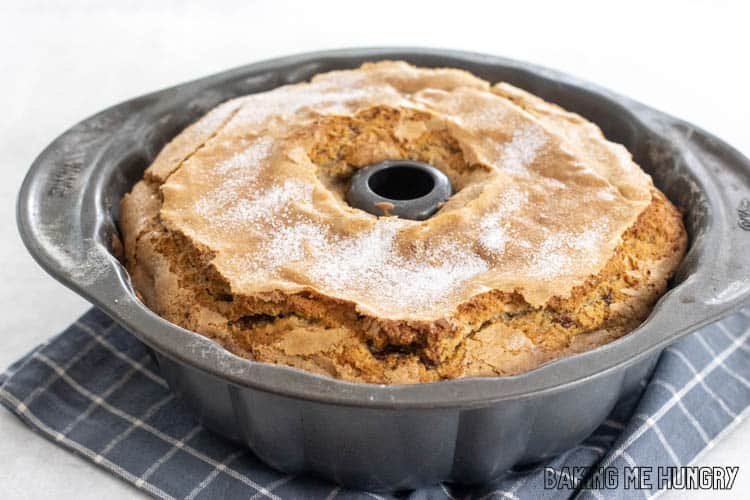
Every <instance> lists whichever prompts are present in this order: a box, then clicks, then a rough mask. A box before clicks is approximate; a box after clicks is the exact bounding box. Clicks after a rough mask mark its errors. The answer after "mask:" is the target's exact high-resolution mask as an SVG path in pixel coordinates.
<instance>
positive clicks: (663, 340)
mask: <svg viewBox="0 0 750 500" xmlns="http://www.w3.org/2000/svg"><path fill="white" fill-rule="evenodd" d="M378 59H403V60H406V61H409V62H411V63H414V64H417V65H420V66H452V67H458V68H464V69H466V70H468V71H470V72H472V73H474V74H476V75H478V76H480V77H482V78H484V79H487V80H489V81H491V82H497V81H500V80H502V81H506V82H509V83H511V84H513V85H516V86H518V87H521V88H524V89H526V90H529V91H531V92H533V93H534V94H537V95H539V96H541V97H543V98H544V99H547V100H549V101H552V102H555V103H558V104H560V105H561V106H563V107H565V108H567V109H569V110H572V111H575V112H577V113H579V114H581V115H583V116H585V117H586V118H588V119H590V120H592V121H594V122H595V123H597V124H598V125H599V126H600V127H601V128H602V129H603V131H604V133H605V134H606V136H607V137H608V138H609V139H610V140H612V141H616V142H619V143H622V144H624V145H625V146H626V147H627V148H628V149H629V150H630V151H631V152H632V153H633V156H634V157H635V160H636V161H637V162H638V163H639V164H640V165H641V166H642V167H643V168H644V169H645V170H646V171H647V172H648V173H650V174H651V175H652V176H653V178H654V181H655V182H656V184H657V186H658V187H659V188H661V189H662V190H663V191H664V192H665V193H666V194H667V195H668V196H669V197H670V199H671V200H672V201H673V202H674V203H675V204H677V205H678V206H679V207H680V208H681V209H682V210H684V213H685V222H686V225H687V229H688V232H689V235H690V247H689V253H688V255H687V257H686V258H685V260H684V262H683V263H682V265H681V267H680V269H679V272H678V273H677V276H676V277H675V279H674V280H673V284H672V288H671V289H670V291H669V292H668V293H666V294H665V295H664V296H663V297H662V298H661V300H660V301H659V303H658V304H657V305H656V307H655V308H654V309H653V312H652V313H651V315H650V317H649V318H648V320H647V321H645V322H644V323H643V325H641V326H640V327H639V328H638V329H637V330H635V331H633V332H632V333H630V334H628V335H626V336H624V337H622V338H620V339H619V340H616V341H614V342H612V343H610V344H607V345H605V346H602V347H599V348H597V349H594V350H592V351H589V352H585V353H582V354H577V355H575V356H571V357H567V358H563V359H559V360H557V361H554V362H551V363H548V364H546V365H544V366H541V367H539V368H537V369H535V370H533V371H530V372H528V373H524V374H521V375H515V376H511V377H491V378H473V379H459V380H452V381H446V382H437V383H430V384H421V385H391V386H387V385H370V384H354V383H348V382H343V381H340V380H334V379H331V378H325V377H321V376H318V375H314V374H311V373H307V372H304V371H301V370H298V369H295V368H289V367H285V366H276V365H272V364H265V363H259V362H253V361H248V360H246V359H242V358H239V357H237V356H234V355H233V354H231V353H229V352H227V351H226V350H224V349H223V348H222V347H220V346H218V345H217V344H215V343H213V342H211V341H210V340H207V339H205V338H204V337H202V336H200V335H198V334H195V333H192V332H190V331H187V330H185V329H183V328H180V327H179V326H176V325H173V324H171V323H169V322H167V321H165V320H164V319H162V318H160V317H159V316H157V315H156V314H154V313H153V312H151V311H150V310H149V309H148V308H147V307H146V306H144V305H143V304H142V303H141V302H140V301H139V300H138V299H137V298H136V295H135V293H134V291H133V287H132V286H131V283H130V279H129V278H128V274H127V272H126V271H125V269H124V268H123V267H122V265H121V264H120V263H119V262H118V260H117V258H115V256H114V252H113V243H112V242H113V235H114V234H115V233H116V232H117V225H116V221H117V218H118V214H117V210H118V201H119V200H120V197H121V196H122V195H123V194H124V193H125V192H127V191H128V190H130V188H131V186H132V185H133V184H134V183H135V182H136V181H137V180H138V179H139V178H140V177H141V175H142V173H143V170H144V169H145V168H146V167H147V166H148V165H149V164H150V162H151V161H152V160H153V158H154V156H155V155H156V154H157V152H158V151H159V150H160V149H161V147H162V146H164V144H165V143H166V142H167V141H169V140H170V139H171V138H172V137H173V136H175V135H176V134H177V133H178V132H180V131H181V130H182V129H183V128H184V127H185V126H187V125H188V124H189V123H191V122H193V121H194V120H196V119H197V118H199V117H200V116H201V115H202V114H204V113H205V112H207V111H208V110H209V109H211V108H213V107H214V106H216V105H217V104H219V103H220V102H222V101H225V100H227V99H229V98H231V97H235V96H239V95H242V94H248V93H253V92H260V91H264V90H269V89H272V88H274V87H277V86H279V85H283V84H286V83H292V82H299V81H303V80H307V79H309V78H310V77H311V76H313V75H314V74H316V73H320V72H324V71H329V70H333V69H341V68H354V67H357V66H359V65H360V64H361V63H363V62H365V61H372V60H378ZM749 198H750V162H749V161H748V159H747V158H745V157H743V156H742V155H741V154H740V153H738V152H737V151H736V150H734V149H733V148H732V147H730V146H728V145H727V144H725V143H724V142H722V141H720V140H719V139H717V138H715V137H713V136H712V135H710V134H708V133H706V132H704V131H703V130H701V129H699V128H696V127H694V126H692V125H690V124H688V123H685V122H683V121H681V120H679V119H676V118H673V117H671V116H668V115H665V114H664V113H661V112H659V111H656V110H653V109H651V108H649V107H646V106H644V105H642V104H640V103H637V102H635V101H632V100H630V99H628V98H625V97H622V96H619V95H616V94H614V93H612V92H610V91H608V90H605V89H602V88H599V87H597V86H594V85H591V84H589V83H586V82H582V81H580V80H577V79H575V78H572V77H570V76H566V75H563V74H560V73H557V72H554V71H550V70H547V69H544V68H540V67H537V66H533V65H529V64H526V63H522V62H517V61H512V60H508V59H503V58H500V57H494V56H487V55H480V54H473V53H465V52H455V51H448V50H432V49H412V48H405V49H401V48H387V49H382V48H376V49H347V50H336V51H329V52H316V53H310V54H302V55H295V56H291V57H284V58H280V59H274V60H270V61H265V62H261V63H257V64H251V65H249V66H244V67H241V68H238V69H234V70H231V71H227V72H224V73H220V74H217V75H214V76H209V77H207V78H202V79H200V80H196V81H193V82H190V83H185V84H182V85H178V86H176V87H172V88H169V89H166V90H161V91H158V92H155V93H152V94H148V95H145V96H143V97H138V98H136V99H132V100H130V101H127V102H124V103H122V104H119V105H117V106H114V107H112V108H109V109H107V110H105V111H102V112H101V113H99V114H97V115H94V116H92V117H91V118H88V119H87V120H84V121H83V122H81V123H79V124H78V125H76V126H75V127H73V128H71V129H70V130H68V131H67V132H65V133H64V134H63V135H61V136H60V137H58V138H57V139H56V140H55V141H54V142H53V143H52V144H51V145H50V146H49V147H47V149H46V150H45V151H44V152H43V153H42V154H41V155H40V156H39V157H38V158H37V159H36V161H34V164H33V165H32V167H31V170H30V171H29V173H28V175H27V176H26V179H25V181H24V183H23V186H22V188H21V192H20V195H19V199H18V225H19V229H20V232H21V236H22V237H23V240H24V242H25V244H26V246H27V247H28V249H29V251H30V252H31V254H32V255H33V256H34V258H35V259H36V260H37V261H38V262H39V264H40V265H41V266H42V267H43V268H44V269H46V270H47V271H48V272H49V273H50V274H51V275H52V276H54V277H55V278H57V279H58V280H60V281H61V282H62V283H63V284H65V285H66V286H68V287H70V288H71V289H73V290H74V291H76V292H77V293H79V294H81V295H82V296H83V297H85V298H86V299H88V300H90V301H91V302H93V303H94V304H95V305H96V306H97V307H99V308H101V309H103V310H104V311H106V312H107V313H108V314H109V315H110V316H112V317H113V318H114V319H115V320H117V321H118V322H119V323H121V324H122V325H123V326H125V327H126V328H127V329H128V330H129V331H131V332H132V333H133V335H135V336H136V337H137V338H138V339H140V340H141V341H143V342H144V343H145V344H147V345H148V346H150V347H151V348H152V349H153V351H154V352H155V354H156V358H157V359H158V363H159V365H160V368H161V372H162V374H163V375H164V377H165V378H166V379H167V381H168V382H169V385H170V386H171V387H172V389H173V390H174V391H175V392H176V393H177V394H179V395H180V397H182V398H183V399H184V400H185V401H187V402H188V403H189V404H190V406H191V407H192V408H193V409H194V410H195V413H196V414H197V416H198V418H199V419H200V421H201V422H202V423H203V424H204V425H205V426H207V427H209V428H211V429H213V430H215V431H216V432H218V433H221V434H223V435H225V436H228V437H230V438H233V439H236V440H239V441H242V442H244V443H246V444H247V446H249V447H250V448H251V449H252V450H253V451H254V452H255V454H256V455H257V456H258V457H260V458H261V459H262V460H264V461H265V462H267V463H268V464H270V465H271V466H273V467H275V468H277V469H280V470H283V471H287V472H301V471H311V472H314V473H317V474H320V475H322V476H324V477H327V478H330V479H332V480H334V481H338V482H340V483H343V484H345V485H348V486H353V487H358V488H363V489H368V490H381V491H382V490H396V489H403V488H413V487H418V486H421V485H426V484H431V483H436V482H438V481H444V480H448V481H456V482H460V483H481V482H485V481H488V480H491V479H493V478H496V477H497V476H499V475H501V474H503V473H504V472H505V471H506V470H508V469H509V468H511V467H513V466H516V465H521V464H525V463H530V462H536V461H539V460H543V459H545V458H548V457H551V456H554V455H555V454H559V453H560V452H562V451H563V450H566V449H567V448H569V447H571V446H573V445H575V444H576V443H578V442H580V441H581V440H583V439H584V438H585V437H586V436H588V435H589V434H590V433H591V432H592V431H593V430H594V429H595V428H596V427H597V426H598V425H599V424H600V423H601V422H602V421H603V420H604V419H605V417H606V416H607V414H608V413H609V412H610V410H611V409H612V407H613V405H614V404H615V402H616V401H617V400H618V399H619V398H620V397H622V396H624V395H626V394H627V393H629V392H630V391H631V390H633V389H634V388H635V387H636V386H637V385H638V383H639V382H640V381H641V380H643V379H644V377H647V376H649V374H650V372H651V370H652V368H653V366H654V364H655V362H656V359H657V358H658V355H659V353H660V352H661V350H662V349H664V348H665V347H666V346H667V345H669V344H670V343H671V342H674V341H675V340H677V339H678V338H680V337H682V336H684V335H687V334H688V333H690V332H693V331H695V330H696V329H697V328H699V327H700V326H702V325H705V324H707V323H709V322H712V321H715V320H717V319H718V318H720V317H722V316H724V315H726V314H728V313H729V312H730V311H732V310H733V309H736V308H737V307H738V306H740V305H741V304H742V302H743V301H745V300H746V299H747V298H748V296H750V258H748V256H749V255H750V220H748V219H749V218H750V217H749V215H750V214H749V213H748V210H750V202H748V201H747V199H749ZM743 207H744V208H743Z"/></svg>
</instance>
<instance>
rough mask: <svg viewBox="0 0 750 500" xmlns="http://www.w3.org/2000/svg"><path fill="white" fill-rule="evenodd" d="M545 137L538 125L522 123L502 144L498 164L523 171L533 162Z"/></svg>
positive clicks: (518, 171) (514, 170) (519, 171)
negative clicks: (505, 142) (510, 137)
mask: <svg viewBox="0 0 750 500" xmlns="http://www.w3.org/2000/svg"><path fill="white" fill-rule="evenodd" d="M545 142H546V139H545V137H544V132H543V131H542V130H541V128H540V127H538V126H534V125H523V126H520V127H518V128H517V129H515V130H514V131H513V138H512V139H511V141H510V142H509V143H507V144H504V145H503V146H502V149H501V153H500V160H499V166H500V167H501V168H504V169H508V170H511V171H513V172H517V173H525V172H526V168H527V167H528V166H529V165H531V163H533V161H534V158H536V154H537V151H539V149H540V148H541V147H542V146H544V144H545Z"/></svg>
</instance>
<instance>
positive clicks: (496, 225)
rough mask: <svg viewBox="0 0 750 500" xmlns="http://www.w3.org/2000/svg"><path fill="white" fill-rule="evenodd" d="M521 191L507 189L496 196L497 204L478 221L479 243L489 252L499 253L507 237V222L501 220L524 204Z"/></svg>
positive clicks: (524, 194) (523, 194) (503, 249)
mask: <svg viewBox="0 0 750 500" xmlns="http://www.w3.org/2000/svg"><path fill="white" fill-rule="evenodd" d="M526 201H527V195H526V193H524V192H522V191H507V192H505V193H503V194H502V195H501V196H500V197H499V198H498V204H497V206H496V207H495V208H494V209H493V210H492V211H490V212H489V213H488V214H486V215H485V216H484V217H482V219H481V220H480V221H479V230H480V233H479V243H480V244H481V245H482V247H483V248H484V249H485V250H486V251H488V252H491V253H494V254H498V255H501V254H502V253H503V252H504V251H505V244H506V243H507V241H508V239H509V234H508V231H507V224H506V222H505V221H504V220H503V219H504V218H506V217H508V216H509V215H511V214H512V213H514V212H517V211H518V210H520V209H521V207H522V206H524V205H525V204H526Z"/></svg>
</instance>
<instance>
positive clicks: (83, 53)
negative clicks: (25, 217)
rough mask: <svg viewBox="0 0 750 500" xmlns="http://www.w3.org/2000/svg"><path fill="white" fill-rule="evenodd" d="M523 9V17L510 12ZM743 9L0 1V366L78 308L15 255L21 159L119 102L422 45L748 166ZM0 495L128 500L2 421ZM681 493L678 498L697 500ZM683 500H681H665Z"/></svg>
mask: <svg viewBox="0 0 750 500" xmlns="http://www.w3.org/2000/svg"><path fill="white" fill-rule="evenodd" d="M521 3H523V5H519V4H521ZM748 15H750V9H748V7H745V6H743V5H742V2H739V1H738V2H734V3H731V2H685V1H681V2H676V1H668V2H653V1H650V2H641V1H635V2H622V3H620V6H619V7H618V6H615V5H614V4H612V5H607V4H606V3H605V2H576V1H568V2H556V3H553V2H549V3H545V2H535V1H524V2H514V4H501V3H500V2H482V3H472V2H468V1H465V0H464V1H461V2H438V1H435V0H433V1H431V2H406V1H404V0H401V1H377V2H361V3H360V2H351V1H349V2H328V3H325V2H317V1H316V2H310V1H307V2H293V3H288V2H278V1H276V2H213V3H212V5H209V4H208V2H206V3H203V4H188V3H184V2H158V3H157V2H150V3H147V2H130V3H129V5H128V6H127V7H126V6H124V5H121V3H119V2H117V3H115V2H100V3H95V2H83V1H68V2H64V3H63V2H60V3H52V2H28V1H7V0H6V1H0V47H1V48H0V50H1V51H2V52H1V54H2V55H1V56H0V100H1V101H0V102H1V103H2V106H1V107H0V116H2V119H0V169H2V170H1V172H2V176H3V181H2V182H0V241H2V243H1V244H0V263H2V264H1V265H0V281H1V282H2V283H3V286H2V287H0V308H1V309H0V313H2V314H0V317H2V320H1V321H0V367H4V366H7V365H8V364H9V363H11V362H12V361H14V360H15V359H17V358H18V357H20V356H21V355H23V354H24V353H25V352H27V351H28V350H29V349H31V348H32V347H33V346H35V345H37V344H38V343H40V342H42V341H44V340H45V339H46V338H48V337H49V336H50V335H52V334H54V333H57V332H58V331H59V330H61V329H62V328H64V327H65V326H66V325H68V324H69V323H70V322H71V321H73V320H74V319H75V318H76V317H77V316H79V315H80V314H81V313H82V312H83V311H84V310H86V308H87V307H88V304H87V303H86V302H85V301H84V300H82V299H80V298H79V297H77V296H76V295H75V294H73V293H72V292H70V291H68V290H67V289H65V288H64V287H62V286H61V285H59V284H57V283H56V282H55V281H53V280H52V279H51V278H49V277H48V276H47V275H45V274H44V272H43V271H41V269H39V268H38V267H37V266H36V264H35V263H34V262H33V261H32V260H31V258H30V257H29V256H28V255H27V254H26V251H25V250H24V248H23V245H22V244H21V242H20V240H19V238H18V236H17V233H16V228H15V220H14V217H15V215H14V210H15V207H14V204H15V198H16V193H17V191H18V188H19V186H20V183H21V180H22V178H23V175H24V173H25V171H26V169H27V167H28V166H29V164H30V163H31V161H32V160H33V159H34V157H35V155H36V154H37V153H39V152H40V151H41V149H42V148H43V147H44V146H45V145H47V144H48V143H49V142H50V141H51V140H52V139H53V138H54V137H55V136H56V135H57V134H59V133H60V132H62V131H63V130H64V129H66V128H68V127H70V126H71V125H73V124H74V123H75V122H77V121H78V120H80V119H82V118H84V117H86V116H88V115H90V114H92V113H94V112H96V111H98V110H99V109H101V108H103V107H106V106H109V105H111V104H114V103H116V102H118V101H121V100H124V99H127V98H130V97H133V96H136V95H138V94H141V93H144V92H147V91H151V90H155V89H157V88H161V87H165V86H168V85H172V84H176V83H179V82H182V81H184V80H188V79H193V78H196V77H198V76H201V75H206V74H209V73H212V72H215V71H219V70H222V69H227V68H230V67H232V66H237V65H240V64H244V63H248V62H252V61H256V60H260V59H264V58H268V57H273V56H277V55H283V54H289V53H294V52H300V51H308V50H315V49H322V48H335V47H343V46H367V45H424V46H435V47H449V48H458V49H467V50H475V51H481V52H489V53H494V54H499V55H504V56H508V57H513V58H518V59H525V60H528V61H532V62H536V63H538V64H542V65H547V66H551V67H554V68H556V69H560V70H563V71H566V72H569V73H572V74H575V75H577V76H580V77H583V78H586V79H589V80H592V81H594V82H597V83H599V84H602V85H605V86H607V87H610V88H612V89H614V90H616V91H618V92H621V93H623V94H626V95H629V96H631V97H634V98H636V99H639V100H641V101H643V102H645V103H647V104H650V105H652V106H654V107H657V108H660V109H662V110H665V111H667V112H669V113H672V114H675V115H677V116H680V117H682V118H685V119H687V120H690V121H693V122H695V123H697V124H699V125H701V126H702V127H704V128H707V129H708V130H709V131H711V132H713V133H715V134H717V135H719V136H720V137H722V138H724V139H725V140H727V141H728V142H730V143H731V144H733V145H734V146H736V147H737V148H739V149H740V150H741V151H743V152H744V153H745V154H746V155H747V154H750V132H748V130H749V127H748V118H749V117H750V100H749V99H748V95H747V93H748V89H750V70H749V69H748V64H747V49H748V45H749V43H750V42H749V41H748V36H747V31H746V30H747V26H746V22H747V19H748ZM0 443H1V444H0V463H2V464H3V467H1V468H0V497H2V498H47V497H52V496H55V497H60V498H81V499H88V498H91V499H93V498H101V497H102V496H103V495H106V496H107V497H108V498H109V499H110V500H114V499H119V498H132V497H133V496H134V495H138V494H139V493H138V492H136V491H135V490H133V489H131V488H130V487H129V486H127V485H125V484H123V483H120V482H119V481H118V480H116V479H114V478H112V477H110V476H108V475H107V474H105V473H104V472H101V471H99V470H98V469H97V468H95V467H94V466H92V465H89V464H88V463H86V462H84V461H83V460H82V459H79V458H77V457H75V456H73V455H71V454H69V453H67V452H64V451H62V450H60V449H58V448H57V447H55V446H53V445H52V444H50V443H48V442H46V441H44V440H43V439H41V438H39V437H38V436H35V435H34V434H33V433H31V432H30V431H29V430H27V429H26V428H25V427H23V426H22V425H21V424H20V423H19V422H18V421H17V420H16V419H15V418H14V417H12V416H11V415H10V413H8V412H6V411H4V410H0ZM748 452H750V424H748V423H747V422H737V425H736V427H735V428H734V429H733V430H731V431H728V432H727V433H726V436H725V437H724V438H723V439H722V440H721V441H720V442H719V443H718V444H717V445H716V446H715V447H714V448H713V449H712V450H709V451H708V452H706V453H705V454H704V455H703V456H702V457H701V458H700V459H699V461H698V463H700V464H705V465H740V466H741V469H740V473H739V478H738V482H737V484H736V485H735V487H734V489H733V492H730V493H726V494H725V497H726V498H729V497H730V496H739V495H740V493H742V492H745V491H750V458H748ZM709 495H710V494H709V493H704V494H700V493H695V492H694V493H691V495H689V496H690V497H700V496H705V497H706V498H708V497H709ZM668 496H669V497H673V498H685V495H682V494H680V495H677V494H672V495H668Z"/></svg>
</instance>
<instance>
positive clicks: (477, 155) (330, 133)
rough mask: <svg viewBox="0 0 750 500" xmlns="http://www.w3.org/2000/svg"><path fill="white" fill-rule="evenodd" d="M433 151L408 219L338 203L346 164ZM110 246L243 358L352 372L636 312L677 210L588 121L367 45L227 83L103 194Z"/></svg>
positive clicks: (537, 343) (169, 311)
mask: <svg viewBox="0 0 750 500" xmlns="http://www.w3.org/2000/svg"><path fill="white" fill-rule="evenodd" d="M389 159H412V160H418V161H421V162H424V163H428V164H430V165H433V166H435V167H437V168H439V169H440V170H442V171H443V172H444V173H446V174H447V175H448V177H449V178H450V180H451V182H452V184H453V188H454V192H455V194H454V195H453V196H452V197H451V198H450V199H449V200H448V201H447V202H446V203H445V204H444V205H443V206H442V207H441V208H440V210H439V211H438V212H437V213H435V214H434V215H433V216H432V217H431V218H429V219H427V220H424V221H413V220H406V219H400V218H396V217H386V216H383V217H378V216H375V215H371V214H369V213H367V212H365V211H362V210H359V209H357V208H353V207H351V206H349V205H348V204H347V203H346V201H345V195H346V190H347V188H348V185H349V179H350V178H351V176H352V174H353V173H354V172H355V171H357V169H359V168H362V167H365V166H368V165H372V164H374V163H378V162H380V161H383V160H389ZM120 229H121V233H122V237H123V243H124V250H125V252H124V253H125V255H124V261H125V264H126V266H127V269H128V271H129V272H130V275H131V277H132V282H133V285H134V287H135V289H136V290H137V292H138V294H139V296H140V298H141V300H143V302H144V303H145V304H146V305H147V306H148V307H150V308H151V309H152V310H154V311H155V312H156V313H157V314H159V315H161V316H162V317H164V318H166V319H167V320H169V321H171V322H173V323H176V324H178V325H180V326H182V327H185V328H187V329H190V330H193V331H195V332H198V333H200V334H202V335H205V336H207V337H209V338H211V339H214V340H215V341H216V342H219V343H220V344H221V345H223V346H225V347H226V348H227V349H228V350H230V351H231V352H233V353H235V354H237V355H239V356H243V357H246V358H249V359H253V360H257V361H262V362H268V363H277V364H284V365H289V366H294V367H297V368H301V369H304V370H308V371H311V372H315V373H319V374H324V375H328V376H331V377H337V378H341V379H345V380H349V381H357V382H370V383H386V384H387V383H418V382H430V381H437V380H443V379H451V378H456V377H467V376H495V375H509V374H516V373H519V372H523V371H526V370H530V369H532V368H535V367H537V366H539V365H540V364H542V363H545V362H547V361H549V360H552V359H554V358H558V357H560V356H563V355H567V354H570V353H575V352H579V351H583V350H587V349H591V348H593V347H596V346H599V345H602V344H604V343H607V342H610V341H612V340H613V339H616V338H618V337H620V336H622V335H624V334H625V333H627V332H629V331H630V330H632V329H633V328H635V327H636V326H638V324H639V323H640V322H642V321H643V320H644V319H645V318H646V316H647V315H648V313H649V311H650V309H651V307H652V306H653V304H654V302H655V301H656V300H657V299H658V297H659V296H660V295H661V294H662V293H664V291H665V290H666V287H667V281H668V279H669V278H670V276H671V275H672V274H673V272H674V271H675V269H676V267H677V266H678V264H679V262H680V260H681V258H682V257H683V255H684V252H685V247H686V233H685V229H684V227H683V224H682V218H681V214H680V212H679V211H678V210H677V209H676V208H675V207H674V206H673V205H672V203H670V202H669V200H668V199H667V198H666V197H665V196H664V194H662V193H661V192H660V191H659V190H658V189H656V188H655V187H654V185H653V183H652V181H651V178H650V177H649V176H648V175H647V174H646V173H644V172H643V171H642V170H641V169H640V168H639V167H638V165H636V164H635V163H634V162H633V160H632V158H631V155H630V154H629V153H628V151H627V150H626V149H625V148H624V147H623V146H621V145H618V144H614V143H611V142H609V141H607V140H606V139H605V138H604V136H603V135H602V132H601V131H600V130H599V128H597V127H596V126H595V125H594V124H593V123H590V122H589V121H587V120H585V119H584V118H582V117H580V116H578V115H576V114H573V113H570V112H567V111H565V110H563V109H562V108H560V107H558V106H556V105H553V104H550V103H548V102H545V101H544V100H542V99H540V98H538V97H536V96H534V95H532V94H529V93H528V92H525V91H523V90H520V89H518V88H516V87H513V86H511V85H508V84H506V83H497V84H495V85H491V84H490V83H488V82H486V81H484V80H481V79H479V78H477V77H475V76H473V75H471V74H469V73H467V72H465V71H461V70H457V69H423V68H417V67H414V66H411V65H409V64H406V63H403V62H378V63H372V64H365V65H363V66H362V67H361V68H359V69H356V70H349V71H334V72H330V73H325V74H320V75H317V76H316V77H314V78H313V79H312V81H311V82H308V83H300V84H295V85H287V86H283V87H280V88H277V89H275V90H272V91H269V92H263V93H259V94H254V95H249V96H245V97H240V98H237V99H233V100H230V101H228V102H226V103H224V104H222V105H220V106H218V107H217V108H215V109H214V110H213V111H211V112H210V113H208V114H207V115H206V116H205V117H203V118H202V119H200V120H199V121H198V122H196V123H195V124H193V125H192V126H190V127H189V128H187V129H186V130H185V131H183V132H182V133H181V134H179V135H178V136H177V137H176V138H175V139H174V140H173V141H172V142H170V143H169V144H168V145H167V146H166V147H164V149H163V150H162V151H161V153H160V154H159V155H158V157H157V158H156V160H155V161H154V162H153V164H152V165H151V166H150V167H149V168H148V169H147V170H146V172H145V174H144V177H143V179H142V180H141V181H139V182H138V183H137V184H136V185H135V186H134V187H133V189H132V191H131V192H130V193H129V194H127V195H126V196H125V197H124V198H123V200H122V202H121V211H120Z"/></svg>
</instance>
